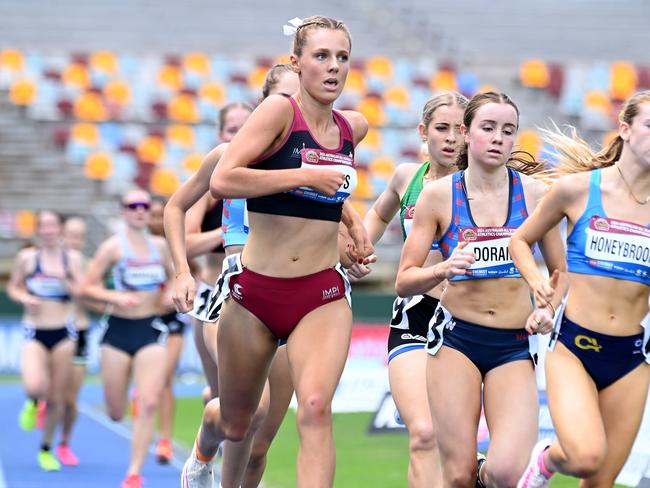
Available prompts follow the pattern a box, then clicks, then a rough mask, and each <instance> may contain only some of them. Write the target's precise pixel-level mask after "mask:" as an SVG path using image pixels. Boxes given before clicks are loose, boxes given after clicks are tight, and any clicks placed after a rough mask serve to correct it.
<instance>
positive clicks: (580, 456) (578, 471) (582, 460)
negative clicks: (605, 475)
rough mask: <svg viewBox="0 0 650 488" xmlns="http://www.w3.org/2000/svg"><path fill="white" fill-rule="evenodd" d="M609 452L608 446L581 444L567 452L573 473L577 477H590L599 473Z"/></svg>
mask: <svg viewBox="0 0 650 488" xmlns="http://www.w3.org/2000/svg"><path fill="white" fill-rule="evenodd" d="M606 454H607V448H606V446H604V445H603V446H597V445H593V446H586V445H585V446H580V447H579V448H578V449H576V450H575V451H574V452H571V453H567V457H568V460H569V465H570V469H571V474H572V475H573V476H575V477H577V478H590V477H592V476H594V475H595V474H596V473H598V470H599V469H600V468H601V467H602V465H603V462H604V461H605V456H606Z"/></svg>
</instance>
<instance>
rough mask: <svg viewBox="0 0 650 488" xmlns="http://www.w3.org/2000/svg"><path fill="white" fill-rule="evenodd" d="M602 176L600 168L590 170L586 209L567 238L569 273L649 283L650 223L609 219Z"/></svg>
mask: <svg viewBox="0 0 650 488" xmlns="http://www.w3.org/2000/svg"><path fill="white" fill-rule="evenodd" d="M600 178H601V169H600V168H599V169H595V170H593V171H592V172H591V175H590V178H589V197H588V200H587V208H585V211H584V212H583V213H582V215H581V216H580V218H579V219H578V221H577V222H576V223H575V226H574V227H573V230H572V231H571V234H569V236H568V237H567V264H568V268H569V272H570V273H580V274H590V275H597V276H607V277H609V278H615V279H618V280H628V281H638V282H639V283H643V284H644V285H646V286H650V225H646V226H645V227H644V226H643V225H639V224H634V223H632V222H627V221H625V220H616V219H610V218H608V217H607V214H606V213H605V210H604V209H603V202H602V197H601V193H600Z"/></svg>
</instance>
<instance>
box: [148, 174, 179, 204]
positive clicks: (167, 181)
mask: <svg viewBox="0 0 650 488" xmlns="http://www.w3.org/2000/svg"><path fill="white" fill-rule="evenodd" d="M179 186H180V181H179V179H178V176H177V175H176V173H175V172H174V171H173V170H171V169H168V168H154V170H153V173H152V174H151V183H150V190H151V193H153V194H154V195H159V196H162V197H169V196H171V195H172V194H173V193H174V192H175V191H176V189H177V188H178V187H179Z"/></svg>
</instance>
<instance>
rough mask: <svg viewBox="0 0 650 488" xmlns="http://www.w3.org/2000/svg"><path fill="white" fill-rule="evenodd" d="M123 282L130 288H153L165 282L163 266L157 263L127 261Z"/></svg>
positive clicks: (165, 276)
mask: <svg viewBox="0 0 650 488" xmlns="http://www.w3.org/2000/svg"><path fill="white" fill-rule="evenodd" d="M123 280H124V283H125V284H126V285H127V286H129V287H131V288H136V289H143V288H153V287H158V286H159V285H161V284H163V283H164V282H165V281H166V280H167V275H166V273H165V268H164V267H163V265H162V264H160V263H158V262H152V263H143V262H139V261H138V262H134V261H127V263H126V267H125V269H124V274H123Z"/></svg>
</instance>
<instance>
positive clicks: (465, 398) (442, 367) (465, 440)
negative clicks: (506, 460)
mask: <svg viewBox="0 0 650 488" xmlns="http://www.w3.org/2000/svg"><path fill="white" fill-rule="evenodd" d="M426 377H427V394H428V396H429V407H430V408H431V416H432V419H433V430H434V432H435V434H436V440H437V441H438V448H439V450H440V455H441V458H442V462H443V469H445V464H446V463H449V464H467V463H476V433H477V430H478V421H479V418H480V415H481V383H482V378H481V374H480V372H479V371H478V369H477V368H476V366H474V364H473V363H472V362H471V361H470V360H469V359H468V358H467V357H466V356H465V355H464V354H463V353H461V352H459V351H457V350H455V349H452V348H450V347H447V346H443V347H441V348H440V350H439V351H438V352H437V353H436V355H435V356H431V355H429V356H428V357H427V374H426Z"/></svg>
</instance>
